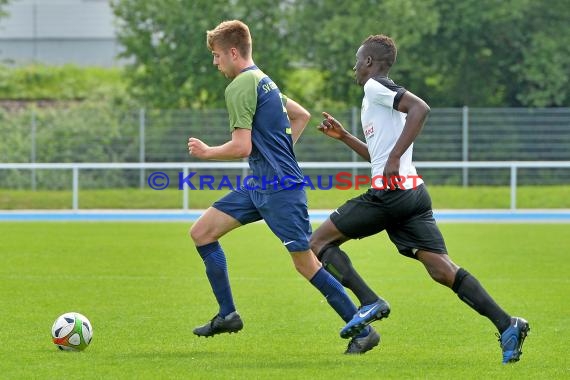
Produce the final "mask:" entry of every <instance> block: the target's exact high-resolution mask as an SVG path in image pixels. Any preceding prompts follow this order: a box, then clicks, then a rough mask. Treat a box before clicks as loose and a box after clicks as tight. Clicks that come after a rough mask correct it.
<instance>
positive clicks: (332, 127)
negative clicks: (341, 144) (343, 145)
mask: <svg viewBox="0 0 570 380" xmlns="http://www.w3.org/2000/svg"><path fill="white" fill-rule="evenodd" d="M323 118H324V119H323V121H321V124H319V126H318V127H317V129H318V130H319V131H321V132H323V133H324V134H325V135H327V136H329V137H332V138H333V139H341V138H343V137H344V136H345V135H346V133H347V132H346V129H344V127H343V126H342V124H341V123H340V122H339V121H338V120H337V119H335V118H334V117H332V116H331V115H329V114H328V113H326V112H323Z"/></svg>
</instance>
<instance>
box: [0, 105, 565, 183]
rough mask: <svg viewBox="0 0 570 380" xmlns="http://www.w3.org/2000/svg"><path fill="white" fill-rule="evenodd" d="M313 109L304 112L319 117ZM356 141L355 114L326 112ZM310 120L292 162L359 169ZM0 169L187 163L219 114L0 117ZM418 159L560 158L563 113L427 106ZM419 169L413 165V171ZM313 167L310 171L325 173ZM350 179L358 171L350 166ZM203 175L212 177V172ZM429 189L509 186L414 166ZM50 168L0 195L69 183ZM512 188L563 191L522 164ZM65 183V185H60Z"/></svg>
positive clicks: (217, 125) (11, 176)
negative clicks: (191, 142)
mask: <svg viewBox="0 0 570 380" xmlns="http://www.w3.org/2000/svg"><path fill="white" fill-rule="evenodd" d="M319 114H320V112H317V111H315V112H313V115H319ZM334 115H335V117H336V118H337V119H339V120H340V121H342V122H343V124H344V125H345V127H346V128H347V129H349V130H351V131H352V133H353V134H355V135H357V136H359V137H360V138H362V129H361V127H360V120H359V117H360V112H359V110H358V109H356V108H353V109H349V110H345V111H342V112H336V113H334ZM318 123H319V119H318V118H317V117H315V118H314V119H313V120H312V122H311V123H310V124H309V126H308V127H307V129H306V131H305V132H304V134H303V136H302V137H301V139H300V140H299V142H298V143H297V144H296V146H295V152H296V155H297V158H298V160H299V161H301V162H307V161H310V162H355V163H356V162H360V161H361V159H360V158H359V157H357V155H356V154H355V153H354V152H352V151H351V150H350V149H348V148H347V147H345V146H344V145H343V144H341V143H339V142H337V141H334V140H332V139H330V138H327V137H326V136H323V135H322V134H321V133H319V132H318V131H317V130H316V125H317V124H318ZM0 135H2V136H3V139H2V140H0V163H2V162H3V163H26V162H27V163H96V162H100V163H103V162H105V163H108V162H115V163H148V162H152V163H160V162H169V163H172V162H180V163H189V162H190V163H191V162H197V160H195V159H194V158H191V157H189V156H188V153H187V147H186V143H187V139H188V137H189V136H195V137H198V138H200V139H202V140H204V141H205V142H206V143H208V144H220V143H223V142H225V141H227V140H228V139H229V137H230V135H229V128H228V118H227V113H226V111H225V110H203V111H190V110H170V111H164V110H134V111H131V112H125V111H120V110H116V109H104V110H101V109H98V108H94V109H89V108H81V107H72V108H67V109H63V108H61V109H56V108H50V109H26V108H23V109H19V110H15V111H11V112H5V111H2V112H0ZM414 160H415V161H416V162H418V163H421V162H425V161H428V162H435V161H437V162H440V161H442V162H446V161H456V162H481V161H570V108H548V109H536V108H507V109H496V108H493V109H487V108H467V107H464V108H443V109H433V110H432V112H431V115H430V118H429V119H428V121H427V123H426V125H425V127H424V129H423V131H422V133H421V135H420V136H419V137H418V139H417V141H416V143H415V146H414ZM418 167H420V165H418ZM333 170H334V169H323V172H322V173H320V174H323V175H325V174H329V173H328V172H327V171H330V172H331V173H332V171H333ZM352 172H353V173H354V174H367V173H368V172H369V170H368V169H366V168H363V167H362V166H358V165H355V166H354V167H353V168H352ZM146 174H147V171H146V169H143V168H142V167H141V168H140V169H139V170H128V171H121V170H113V171H109V173H103V174H102V173H101V172H100V171H88V170H86V171H85V173H82V176H81V181H82V182H81V187H82V188H105V187H123V186H130V187H144V186H145V184H146ZM207 174H210V173H207ZM212 174H216V172H213V173H212ZM420 174H421V175H422V176H424V177H425V178H428V182H429V183H430V184H439V185H441V184H449V185H463V186H469V185H509V184H510V183H511V172H510V169H509V167H496V168H489V167H485V168H480V167H470V166H469V165H463V166H455V167H446V168H433V167H425V168H421V170H420ZM70 175H71V174H70V173H67V171H65V172H63V171H58V170H50V169H46V170H41V171H39V170H31V171H30V170H24V169H9V170H8V169H5V170H0V188H27V189H30V188H31V189H42V188H58V184H60V183H65V184H69V183H71V177H70ZM517 183H518V184H519V185H549V184H569V183H570V170H569V169H568V168H565V167H547V166H541V167H528V168H520V169H519V170H518V172H517ZM66 186H67V185H66Z"/></svg>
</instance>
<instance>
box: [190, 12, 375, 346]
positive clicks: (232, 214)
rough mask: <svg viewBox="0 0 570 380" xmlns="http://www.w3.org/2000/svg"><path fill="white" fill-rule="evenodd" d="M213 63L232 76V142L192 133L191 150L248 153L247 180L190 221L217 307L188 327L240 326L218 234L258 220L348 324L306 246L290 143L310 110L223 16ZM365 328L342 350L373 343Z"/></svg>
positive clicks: (346, 310)
mask: <svg viewBox="0 0 570 380" xmlns="http://www.w3.org/2000/svg"><path fill="white" fill-rule="evenodd" d="M207 44H208V48H209V50H210V51H211V52H212V55H213V64H214V65H215V66H216V67H217V68H218V70H220V71H221V72H222V73H223V74H224V75H225V76H226V77H227V78H229V79H231V82H230V83H229V84H228V86H227V87H226V90H225V99H226V105H227V109H228V113H229V119H230V131H231V140H230V141H228V142H226V143H225V144H223V145H219V146H208V145H207V144H205V143H204V142H203V141H201V140H199V139H197V138H195V137H191V138H189V140H188V151H189V153H190V155H192V156H194V157H197V158H201V159H207V160H233V159H241V158H244V157H248V161H249V166H250V168H251V169H252V171H253V178H252V179H251V180H250V181H249V182H248V183H247V184H244V186H242V187H240V188H238V189H235V190H232V191H231V192H230V193H228V194H227V195H226V196H224V197H222V198H221V199H220V200H218V201H217V202H215V203H214V204H213V205H212V207H210V208H208V209H207V210H206V211H205V213H204V214H203V215H202V216H201V217H200V218H199V219H198V220H197V221H196V223H195V224H194V225H193V226H192V228H191V230H190V236H191V238H192V240H193V242H194V244H195V245H196V249H197V250H198V253H199V254H200V256H201V257H202V259H203V261H204V264H205V266H206V275H207V277H208V280H209V282H210V285H211V286H212V290H213V292H214V295H215V297H216V300H217V302H218V304H219V311H218V312H217V313H216V315H215V316H214V318H212V319H211V320H210V321H209V322H208V323H206V324H204V325H203V326H199V327H197V328H195V329H194V334H196V335H198V336H205V337H209V336H213V335H216V334H220V333H232V332H237V331H240V330H241V329H242V328H243V322H242V319H241V317H240V315H239V314H238V312H237V311H236V307H235V305H234V301H233V297H232V291H231V288H230V283H229V278H228V270H227V264H226V257H225V254H224V251H223V250H222V247H221V246H220V244H219V242H218V239H219V238H220V237H222V236H223V235H225V234H226V233H228V232H229V231H231V230H233V229H235V228H237V227H240V226H242V225H245V224H248V223H252V222H255V221H258V220H261V219H263V220H265V222H266V223H267V225H268V226H269V228H270V229H271V231H272V232H273V233H274V234H275V235H276V236H277V237H278V238H279V239H280V240H281V241H282V242H283V245H284V246H285V248H286V249H287V250H288V251H289V253H290V254H291V258H292V259H293V264H294V266H295V268H296V269H297V271H298V272H299V273H300V274H301V275H302V276H303V277H305V278H306V279H307V280H309V281H310V283H311V284H312V285H313V286H314V287H316V288H317V289H318V290H319V291H320V292H321V293H322V294H323V295H324V296H325V297H326V300H327V302H328V303H329V304H330V305H331V306H332V308H333V309H334V310H335V311H336V312H337V314H338V315H339V316H340V317H341V318H342V319H343V320H344V321H345V322H348V321H350V319H351V318H352V316H353V315H354V314H355V313H356V312H357V309H356V306H355V305H354V303H353V302H352V301H351V299H350V298H349V297H348V295H347V293H346V292H345V290H344V288H343V286H342V285H341V284H340V283H339V282H338V281H337V280H336V279H335V278H334V277H333V276H331V275H330V274H329V273H328V272H327V271H326V270H325V269H324V268H322V265H321V263H320V262H319V260H318V259H317V258H316V256H315V255H314V253H313V252H312V251H311V249H310V247H309V238H310V236H311V226H310V224H309V217H308V210H307V198H306V194H305V190H304V188H303V186H301V184H302V182H303V174H302V172H301V169H300V168H299V166H298V163H297V161H296V158H295V154H294V153H293V144H294V143H295V141H296V140H297V139H298V138H299V135H300V134H301V132H302V131H303V129H304V128H305V126H306V124H307V123H308V121H309V118H310V114H309V113H308V112H307V111H306V110H305V109H304V108H303V107H302V106H300V105H299V104H298V103H296V102H294V101H293V100H291V99H287V98H286V97H285V96H284V95H282V94H281V92H280V91H279V88H278V87H277V85H276V84H275V83H274V82H273V81H272V80H271V79H270V78H269V77H268V76H267V75H265V74H264V73H263V72H262V71H261V70H260V69H259V68H258V67H257V66H256V65H255V63H254V61H253V58H252V40H251V35H250V32H249V28H248V27H247V25H246V24H244V23H243V22H241V21H238V20H232V21H225V22H222V23H221V24H219V25H218V26H217V27H216V28H214V29H213V30H210V31H208V32H207ZM379 340H380V337H379V335H378V333H377V332H376V331H375V330H374V329H373V328H372V327H370V326H366V327H365V328H364V329H363V330H362V331H360V332H359V333H358V334H356V335H355V336H354V337H352V339H351V341H350V342H349V345H348V348H347V349H346V351H345V353H348V354H360V353H364V352H366V351H368V350H370V349H371V348H373V347H374V346H376V345H378V342H379Z"/></svg>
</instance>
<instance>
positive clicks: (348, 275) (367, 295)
mask: <svg viewBox="0 0 570 380" xmlns="http://www.w3.org/2000/svg"><path fill="white" fill-rule="evenodd" d="M318 258H319V260H320V261H321V262H322V263H323V266H324V267H325V269H326V270H327V271H328V272H329V273H330V274H332V275H333V277H334V278H336V279H337V280H338V281H339V282H340V283H341V284H342V285H343V286H344V287H346V288H348V289H350V290H351V291H352V292H353V293H354V295H355V296H356V297H357V298H358V300H359V301H360V304H361V305H369V304H371V303H374V302H376V301H377V300H378V299H379V298H380V297H378V295H377V294H376V293H374V291H373V290H372V289H370V287H368V285H367V284H366V282H364V280H363V279H362V277H360V275H359V274H358V273H357V272H356V270H355V269H354V267H353V266H352V262H351V261H350V259H349V258H348V255H347V254H346V253H345V252H344V251H342V250H341V249H340V248H339V247H338V246H336V245H327V246H325V247H324V248H323V249H322V250H321V251H320V252H319V255H318Z"/></svg>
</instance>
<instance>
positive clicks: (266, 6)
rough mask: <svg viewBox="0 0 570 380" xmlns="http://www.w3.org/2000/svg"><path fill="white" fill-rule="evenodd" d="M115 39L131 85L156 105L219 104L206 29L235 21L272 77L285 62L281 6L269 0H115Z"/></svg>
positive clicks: (219, 85)
mask: <svg viewBox="0 0 570 380" xmlns="http://www.w3.org/2000/svg"><path fill="white" fill-rule="evenodd" d="M111 5H112V7H113V10H114V13H115V15H116V16H117V17H118V18H119V20H120V22H119V34H118V39H119V41H120V42H121V44H122V45H123V46H124V48H125V51H124V52H123V53H122V56H123V57H124V58H127V59H128V60H129V61H130V63H129V64H128V66H127V73H128V76H129V78H130V81H131V89H132V92H133V94H134V95H135V97H136V98H138V99H139V100H140V101H141V102H143V103H144V104H147V105H149V106H154V107H159V108H180V107H182V108H188V107H193V108H200V107H210V108H213V107H221V106H223V100H224V96H223V95H224V87H225V85H227V79H225V78H224V77H223V76H222V75H219V74H217V73H216V71H215V68H214V67H213V66H212V55H211V53H210V52H209V51H208V49H207V48H206V31H207V30H209V29H213V28H214V27H215V26H216V25H217V24H218V23H219V22H221V21H224V20H229V19H236V18H237V19H241V20H243V21H244V22H246V23H247V24H248V25H249V27H250V31H251V33H252V35H253V40H254V59H255V60H256V62H257V61H258V59H259V63H260V66H261V68H262V69H263V68H264V67H267V68H268V69H267V70H266V72H267V74H269V75H271V76H272V77H273V79H274V80H276V81H278V82H279V80H280V78H281V77H282V76H283V74H284V72H285V67H286V65H287V63H286V62H287V60H286V55H287V51H286V49H283V47H282V41H283V39H284V36H283V34H284V32H285V30H286V28H285V27H284V26H283V25H281V24H280V20H281V14H282V12H283V11H284V8H283V6H276V5H275V2H274V1H270V0H257V1H232V2H230V3H229V4H228V2H227V1H216V0H214V1H212V0H115V1H112V3H111Z"/></svg>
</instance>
